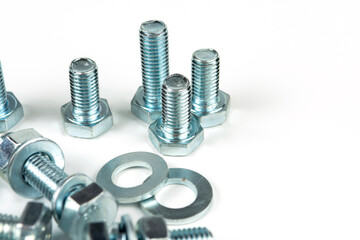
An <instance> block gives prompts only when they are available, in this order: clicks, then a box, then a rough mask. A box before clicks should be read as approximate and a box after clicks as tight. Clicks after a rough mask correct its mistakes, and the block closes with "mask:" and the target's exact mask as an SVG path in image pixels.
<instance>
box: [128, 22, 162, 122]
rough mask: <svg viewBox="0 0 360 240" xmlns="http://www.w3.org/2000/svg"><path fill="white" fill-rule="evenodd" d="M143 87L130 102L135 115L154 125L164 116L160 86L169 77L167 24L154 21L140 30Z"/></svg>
mask: <svg viewBox="0 0 360 240" xmlns="http://www.w3.org/2000/svg"><path fill="white" fill-rule="evenodd" d="M140 50H141V67H142V86H141V87H139V89H138V90H137V92H136V94H135V96H134V98H133V100H132V101H131V111H132V113H133V114H134V115H135V116H137V117H138V118H140V119H141V120H143V121H145V122H147V123H152V122H154V121H155V120H156V119H157V118H158V117H159V116H160V115H161V85H162V83H163V82H164V80H165V79H166V77H167V76H168V75H169V53H168V32H167V27H166V25H165V23H163V22H161V21H158V20H151V21H147V22H144V23H142V24H141V26H140Z"/></svg>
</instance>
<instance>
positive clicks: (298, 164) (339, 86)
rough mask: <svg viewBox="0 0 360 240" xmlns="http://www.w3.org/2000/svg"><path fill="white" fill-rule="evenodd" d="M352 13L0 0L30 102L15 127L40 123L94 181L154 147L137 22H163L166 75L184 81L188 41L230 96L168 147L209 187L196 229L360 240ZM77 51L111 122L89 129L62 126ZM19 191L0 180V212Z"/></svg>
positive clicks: (13, 68)
mask: <svg viewBox="0 0 360 240" xmlns="http://www.w3.org/2000/svg"><path fill="white" fill-rule="evenodd" d="M359 10H360V6H359V3H358V1H355V0H354V1H325V0H324V1H321V0H303V1H286V0H283V1H281V0H274V1H265V0H263V1H260V0H255V1H243V0H242V1H205V0H204V1H194V0H192V1H191V0H183V1H176V2H175V1H165V0H164V1H93V0H87V1H85V0H84V1H58V2H55V1H1V3H0V23H1V24H0V26H1V27H0V59H1V61H2V65H3V73H4V77H5V82H6V87H7V90H8V91H13V92H14V93H15V95H16V96H17V97H18V98H19V99H20V101H21V102H22V103H23V105H24V110H25V118H24V119H23V120H22V121H21V123H20V124H18V125H17V126H16V127H15V128H14V129H13V130H20V129H24V128H30V127H32V128H35V129H36V130H37V131H39V132H40V133H41V134H43V135H44V136H45V137H48V138H50V139H52V140H54V141H55V142H57V143H58V144H59V145H60V146H61V147H62V149H63V151H64V153H65V156H66V171H67V172H68V173H69V174H71V173H76V172H79V171H80V172H84V173H86V174H88V175H89V176H90V177H92V178H95V177H96V174H97V171H98V170H99V169H100V168H101V166H102V165H103V164H105V163H106V162H107V161H109V160H110V159H112V158H114V157H116V156H118V155H120V154H124V153H127V152H132V151H149V152H156V150H155V149H154V148H153V146H152V145H151V143H150V141H149V139H148V133H147V128H148V126H147V124H145V123H143V122H141V121H140V120H138V119H137V118H136V117H134V116H133V115H132V114H131V113H130V101H131V99H132V97H133V95H134V93H135V91H136V89H137V87H138V86H139V85H140V84H141V66H140V50H139V37H138V29H139V26H140V24H141V23H142V22H143V21H146V20H150V19H160V20H163V21H164V22H165V23H166V24H167V26H168V31H169V49H170V50H169V51H170V72H171V73H182V74H184V75H186V76H187V77H189V78H190V77H191V76H190V69H191V68H190V67H191V61H190V59H191V54H192V52H193V51H195V50H196V49H198V48H204V47H211V48H214V49H216V50H217V51H218V52H219V54H220V56H221V76H220V88H221V89H222V90H223V91H225V92H228V93H229V94H230V95H231V98H232V106H231V113H230V116H229V119H228V121H227V122H226V123H225V124H224V125H222V126H220V127H215V128H212V129H206V130H205V141H204V142H203V144H202V145H201V146H200V148H199V149H198V150H197V151H196V152H194V153H193V154H192V155H191V156H188V157H182V158H175V157H164V158H165V160H166V161H167V162H168V165H169V166H170V167H183V168H189V169H192V170H195V171H198V172H199V173H201V174H203V175H204V176H205V177H206V178H208V180H209V181H210V182H211V184H212V186H213V188H214V194H215V196H214V201H213V205H212V208H211V209H210V211H209V213H208V214H207V215H206V216H205V217H204V218H203V219H201V220H199V221H197V222H196V223H194V224H192V225H191V226H207V227H208V228H209V229H211V230H212V232H213V233H214V235H215V236H216V238H217V239H226V240H227V239H277V240H279V239H347V240H349V239H359V238H360V232H359V225H360V204H359V202H360V194H359V183H360V174H359V170H360V169H359V168H360V163H359V159H360V158H359V157H360V151H359V142H360V127H359V125H360V110H359V103H360V95H359V87H360V84H359V79H360V73H359V72H360V71H359V69H360V58H359V55H360V33H359V23H360V15H359ZM77 57H90V58H92V59H93V60H95V62H96V63H97V65H98V68H99V81H100V93H101V97H103V98H107V99H108V101H109V103H110V106H111V109H112V111H113V115H114V126H113V127H112V128H111V130H110V131H109V132H107V133H106V134H104V135H102V136H101V137H98V138H97V139H93V140H82V139H75V138H72V137H70V136H67V135H66V134H65V133H64V131H63V128H62V126H61V120H60V106H61V105H62V104H64V103H66V102H68V101H69V100H70V90H69V78H68V66H69V64H70V62H71V60H73V59H74V58H77ZM130 173H131V172H129V173H128V176H127V177H128V178H131V174H130ZM132 173H135V172H134V171H133V172H132ZM140 174H141V175H142V176H143V177H144V178H145V175H144V174H145V172H144V171H142V172H140ZM124 175H125V173H124ZM123 177H126V176H123ZM134 180H138V181H139V179H136V177H135V179H134V177H133V180H132V181H134ZM176 190H178V191H176ZM167 193H168V194H172V200H171V201H172V202H171V201H170V203H168V204H173V205H174V206H175V205H177V206H180V205H181V204H185V203H186V202H189V201H191V197H193V196H192V195H191V194H190V192H189V191H186V189H185V190H184V189H183V188H176V189H174V188H171V189H167ZM162 196H163V197H161V196H160V197H159V198H161V199H163V198H165V197H164V196H166V194H165V193H162ZM25 202H26V200H25V199H23V198H21V197H19V196H17V195H16V194H15V193H13V192H12V191H11V190H10V188H9V187H8V186H7V185H6V184H5V183H4V182H3V181H1V183H0V212H2V213H13V214H20V213H21V211H22V209H23V207H24V206H25ZM124 213H130V214H131V215H132V217H133V219H134V220H137V219H138V218H139V217H141V216H142V212H141V210H140V209H139V208H138V207H137V206H136V205H130V206H121V207H120V210H119V216H120V215H121V214H124ZM55 232H56V233H55V237H54V239H64V237H63V235H62V234H61V233H60V232H59V230H58V229H57V228H56V230H55Z"/></svg>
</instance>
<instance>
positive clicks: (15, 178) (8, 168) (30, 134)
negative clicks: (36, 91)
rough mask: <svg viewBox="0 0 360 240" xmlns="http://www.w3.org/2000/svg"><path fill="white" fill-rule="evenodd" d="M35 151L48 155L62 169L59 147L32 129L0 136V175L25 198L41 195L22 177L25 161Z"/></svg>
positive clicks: (62, 161) (61, 156)
mask: <svg viewBox="0 0 360 240" xmlns="http://www.w3.org/2000/svg"><path fill="white" fill-rule="evenodd" d="M36 153H44V154H46V155H48V156H49V158H50V159H51V161H53V162H54V163H55V165H56V166H57V167H59V168H60V169H64V166H65V160H64V154H63V152H62V150H61V148H60V147H59V146H58V145H57V144H56V143H55V142H53V141H51V140H49V139H47V138H44V137H43V136H41V135H40V134H39V133H38V132H37V131H35V130H34V129H32V128H29V129H24V130H20V131H17V132H8V133H5V134H3V135H2V136H1V137H0V177H1V178H3V179H4V180H5V181H7V182H8V183H9V184H10V186H11V188H12V189H13V190H14V191H15V192H16V193H17V194H19V195H21V196H24V197H27V198H39V197H41V196H42V194H41V193H39V192H38V191H36V190H35V189H34V188H33V187H31V186H30V185H28V184H27V182H25V180H24V178H23V177H22V170H23V166H24V164H25V162H26V161H27V159H28V158H29V157H31V156H32V155H34V154H36Z"/></svg>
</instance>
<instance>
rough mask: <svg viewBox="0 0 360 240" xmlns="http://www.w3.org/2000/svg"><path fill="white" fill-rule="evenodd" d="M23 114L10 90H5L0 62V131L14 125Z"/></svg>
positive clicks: (4, 130)
mask: <svg viewBox="0 0 360 240" xmlns="http://www.w3.org/2000/svg"><path fill="white" fill-rule="evenodd" d="M23 116H24V110H23V107H22V105H21V103H20V102H19V100H18V99H17V98H16V97H15V95H14V94H13V93H12V92H6V88H5V82H4V76H3V73H2V67H1V62H0V132H6V131H7V130H9V129H10V128H12V127H14V126H15V125H16V124H17V123H18V122H20V120H21V119H22V118H23Z"/></svg>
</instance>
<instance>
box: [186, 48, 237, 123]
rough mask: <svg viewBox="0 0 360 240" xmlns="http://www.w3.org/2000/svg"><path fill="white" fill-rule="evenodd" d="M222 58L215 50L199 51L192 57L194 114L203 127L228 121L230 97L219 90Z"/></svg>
mask: <svg viewBox="0 0 360 240" xmlns="http://www.w3.org/2000/svg"><path fill="white" fill-rule="evenodd" d="M219 70H220V57H219V54H218V53H217V52H216V51H215V50H214V49H209V48H207V49H199V50H197V51H195V52H194V54H193V56H192V112H193V113H194V115H196V116H197V117H198V118H199V121H200V124H201V126H203V127H213V126H217V125H220V124H222V123H224V122H225V121H226V118H227V115H228V112H229V102H230V96H229V95H228V94H227V93H225V92H223V91H220V90H219Z"/></svg>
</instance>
